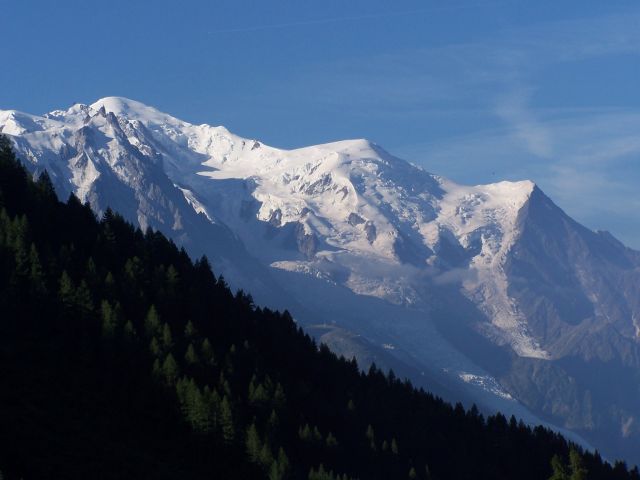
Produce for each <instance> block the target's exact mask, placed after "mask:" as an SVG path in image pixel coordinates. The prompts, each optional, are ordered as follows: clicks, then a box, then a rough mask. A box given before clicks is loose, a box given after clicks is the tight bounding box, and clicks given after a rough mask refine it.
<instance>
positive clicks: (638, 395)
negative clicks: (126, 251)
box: [0, 97, 640, 461]
mask: <svg viewBox="0 0 640 480" xmlns="http://www.w3.org/2000/svg"><path fill="white" fill-rule="evenodd" d="M0 132H1V133H4V134H7V135H9V136H11V138H12V139H13V140H14V143H15V145H16V150H17V152H18V154H19V156H20V157H21V158H22V159H23V160H24V161H25V163H26V164H27V166H28V167H29V168H30V169H31V170H32V171H33V172H34V173H35V174H37V173H38V172H41V171H42V170H44V169H47V170H48V171H49V173H50V175H51V176H52V178H53V181H54V184H55V186H56V189H57V191H58V193H59V194H60V196H61V197H66V196H67V195H69V193H71V192H73V193H74V194H76V195H77V196H78V197H79V198H80V199H81V200H82V201H87V202H89V203H90V204H91V206H92V207H93V208H94V210H95V211H96V212H97V213H102V212H103V211H104V210H105V209H106V208H107V206H111V207H112V208H114V209H115V210H118V211H120V212H121V213H122V214H123V215H125V217H127V218H128V219H130V220H131V221H133V222H135V223H137V224H139V225H140V226H141V227H142V228H147V227H152V228H155V229H160V230H161V231H163V232H164V233H166V234H168V235H170V236H171V237H173V238H174V239H175V240H176V241H177V242H179V243H180V244H182V245H184V246H185V248H187V249H188V250H189V251H190V252H191V253H192V254H194V255H200V254H203V253H205V254H207V255H208V256H209V258H210V259H211V261H212V263H213V265H214V267H215V269H216V270H217V272H221V273H223V274H224V275H225V277H226V278H227V279H228V280H229V281H230V283H231V284H232V285H234V286H236V287H242V288H244V289H246V290H249V291H251V292H252V293H254V297H255V298H256V300H257V301H258V303H262V304H269V305H271V306H275V307H280V308H282V307H285V306H286V307H288V308H289V309H290V310H291V311H292V312H293V314H294V316H295V318H296V319H297V321H299V322H300V323H301V324H302V325H304V326H305V327H306V328H307V329H308V330H309V331H310V332H312V333H314V335H316V336H317V337H319V338H320V339H321V340H322V341H325V342H327V343H328V344H329V345H330V346H331V347H332V348H334V349H335V350H336V351H338V352H340V353H344V354H345V355H356V356H358V358H359V359H360V360H361V363H362V364H367V363H368V362H371V361H375V362H376V363H378V364H379V365H380V364H381V365H383V366H392V367H393V368H394V369H395V370H396V371H397V372H398V373H400V374H401V375H408V376H410V377H411V378H412V380H413V381H414V382H416V383H417V384H419V385H423V386H425V387H427V388H429V389H432V390H435V391H436V392H437V393H440V394H442V395H444V396H447V397H449V398H451V399H457V398H460V399H464V400H465V401H468V402H471V401H475V402H477V403H479V404H480V405H482V406H484V407H485V408H487V409H500V410H502V411H504V412H507V413H509V414H510V413H514V414H516V415H517V416H520V417H523V418H525V419H526V420H528V421H531V422H541V421H545V422H548V423H549V424H551V425H554V426H555V427H556V428H559V429H564V428H566V429H569V430H572V431H573V432H575V433H576V434H577V435H580V436H582V439H587V441H590V442H591V443H593V444H594V445H596V446H597V447H598V448H600V449H601V450H603V451H604V452H605V453H608V454H612V455H624V456H626V458H629V459H630V460H633V461H639V460H640V457H639V456H638V455H637V453H636V452H637V447H638V446H640V424H639V421H640V420H639V416H640V389H639V388H638V385H639V384H638V380H639V379H640V348H639V347H640V344H639V341H638V332H640V253H638V252H634V251H632V250H630V249H628V248H625V247H624V246H623V245H622V244H621V243H619V242H618V241H617V240H615V239H614V238H613V237H611V236H610V235H609V234H607V233H596V232H592V231H590V230H588V229H586V228H584V227H582V226H580V225H579V224H577V223H576V222H574V221H573V220H571V219H570V218H569V217H568V216H567V215H566V214H564V212H562V211H561V210H560V209H559V208H558V207H556V206H555V205H554V204H553V203H552V202H551V200H549V199H548V198H547V197H546V196H545V195H544V194H543V193H542V192H541V191H540V190H539V189H538V188H537V187H536V186H535V184H533V183H532V182H529V181H522V182H500V183H496V184H490V185H479V186H462V185H457V184H455V183H453V182H451V181H449V180H447V179H444V178H442V177H439V176H436V175H433V174H430V173H428V172H426V171H424V170H423V169H421V168H419V167H417V166H414V165H412V164H410V163H408V162H405V161H404V160H400V159H398V158H395V157H393V156H392V155H390V154H389V153H387V152H385V151H384V150H383V149H382V148H380V147H379V146H377V145H375V144H374V143H371V142H369V141H366V140H349V141H342V142H336V143H330V144H325V145H318V146H313V147H308V148H301V149H296V150H281V149H276V148H272V147H269V146H267V145H264V144H262V143H261V142H259V141H257V140H250V139H244V138H241V137H238V136H236V135H233V134H231V133H230V132H228V131H227V130H226V129H225V128H223V127H212V126H209V125H192V124H189V123H187V122H184V121H182V120H178V119H176V118H174V117H172V116H170V115H167V114H164V113H161V112H159V111H157V110H156V109H154V108H151V107H148V106H145V105H143V104H141V103H139V102H135V101H132V100H127V99H123V98H116V97H109V98H104V99H101V100H99V101H97V102H96V103H94V104H92V105H80V104H76V105H74V106H72V107H71V108H70V109H68V110H64V111H63V110H59V111H54V112H51V113H48V114H45V115H43V116H35V115H28V114H24V113H20V112H16V111H0ZM283 348H286V346H283ZM576 438H577V437H576ZM582 441H584V440H582ZM634 449H635V450H634Z"/></svg>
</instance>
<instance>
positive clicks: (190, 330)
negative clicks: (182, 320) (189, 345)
mask: <svg viewBox="0 0 640 480" xmlns="http://www.w3.org/2000/svg"><path fill="white" fill-rule="evenodd" d="M197 334H198V331H197V330H196V327H195V326H194V325H193V322H192V321H191V320H189V321H188V322H187V325H186V327H184V336H185V338H186V339H187V340H194V339H195V338H196V335H197Z"/></svg>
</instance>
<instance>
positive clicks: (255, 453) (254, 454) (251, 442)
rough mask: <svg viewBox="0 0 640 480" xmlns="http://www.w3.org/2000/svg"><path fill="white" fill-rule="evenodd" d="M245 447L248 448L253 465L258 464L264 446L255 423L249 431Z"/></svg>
mask: <svg viewBox="0 0 640 480" xmlns="http://www.w3.org/2000/svg"><path fill="white" fill-rule="evenodd" d="M245 446H246V448H247V455H248V456H249V460H250V461H251V462H253V463H258V461H259V460H260V450H261V449H262V445H261V442H260V436H259V435H258V429H257V428H256V424H255V423H252V424H251V425H250V426H249V428H248V429H247V435H246V440H245Z"/></svg>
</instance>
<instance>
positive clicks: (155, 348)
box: [149, 337, 162, 357]
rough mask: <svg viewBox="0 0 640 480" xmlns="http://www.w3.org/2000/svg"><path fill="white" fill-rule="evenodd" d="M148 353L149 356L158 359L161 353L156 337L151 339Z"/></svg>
mask: <svg viewBox="0 0 640 480" xmlns="http://www.w3.org/2000/svg"><path fill="white" fill-rule="evenodd" d="M149 351H150V352H151V355H153V356H154V357H159V356H160V354H161V353H162V349H161V348H160V342H158V339H157V338H156V337H153V338H152V339H151V342H150V343H149Z"/></svg>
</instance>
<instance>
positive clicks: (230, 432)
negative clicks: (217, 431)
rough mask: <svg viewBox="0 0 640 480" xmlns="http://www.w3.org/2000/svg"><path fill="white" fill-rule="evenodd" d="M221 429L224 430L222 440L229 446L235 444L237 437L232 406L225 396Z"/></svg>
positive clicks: (221, 404)
mask: <svg viewBox="0 0 640 480" xmlns="http://www.w3.org/2000/svg"><path fill="white" fill-rule="evenodd" d="M220 427H221V430H222V440H223V441H224V442H225V443H226V444H227V445H229V444H231V443H233V442H234V440H235V437H236V431H235V425H234V423H233V412H232V411H231V404H230V403H229V399H228V398H227V396H226V395H225V396H224V397H222V402H221V403H220Z"/></svg>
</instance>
